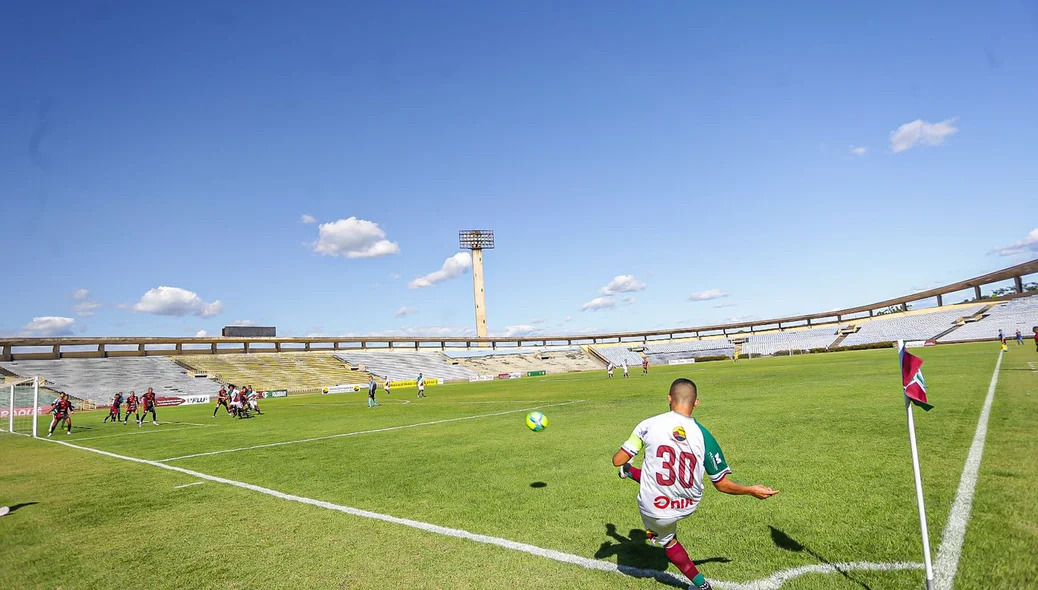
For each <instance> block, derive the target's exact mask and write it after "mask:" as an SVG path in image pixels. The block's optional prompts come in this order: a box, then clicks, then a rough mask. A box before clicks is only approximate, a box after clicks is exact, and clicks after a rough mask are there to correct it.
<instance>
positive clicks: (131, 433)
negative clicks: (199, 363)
mask: <svg viewBox="0 0 1038 590" xmlns="http://www.w3.org/2000/svg"><path fill="white" fill-rule="evenodd" d="M127 426H129V425H128V424H127ZM215 426H217V424H199V425H198V426H185V427H183V428H163V429H162V430H137V429H135V430H134V431H133V432H120V433H119V434H102V435H100V436H84V437H83V438H76V439H73V440H75V441H76V442H79V441H83V440H97V439H99V438H115V437H117V436H137V435H140V434H160V433H163V432H176V431H178V430H195V429H198V428H213V427H215Z"/></svg>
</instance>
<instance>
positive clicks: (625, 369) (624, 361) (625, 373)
mask: <svg viewBox="0 0 1038 590" xmlns="http://www.w3.org/2000/svg"><path fill="white" fill-rule="evenodd" d="M620 366H621V367H622V368H623V370H624V379H630V378H631V376H630V375H628V374H627V359H624V360H623V361H622V364H621V365H620Z"/></svg>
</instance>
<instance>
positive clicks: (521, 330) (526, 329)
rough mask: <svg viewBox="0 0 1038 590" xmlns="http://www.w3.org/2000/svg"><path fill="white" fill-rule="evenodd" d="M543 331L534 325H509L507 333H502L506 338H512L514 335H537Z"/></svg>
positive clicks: (506, 329)
mask: <svg viewBox="0 0 1038 590" xmlns="http://www.w3.org/2000/svg"><path fill="white" fill-rule="evenodd" d="M541 333H542V331H541V330H539V329H538V328H535V327H534V326H527V325H520V326H508V327H506V328H505V333H504V334H502V336H504V337H505V338H511V337H513V336H537V335H539V334H541Z"/></svg>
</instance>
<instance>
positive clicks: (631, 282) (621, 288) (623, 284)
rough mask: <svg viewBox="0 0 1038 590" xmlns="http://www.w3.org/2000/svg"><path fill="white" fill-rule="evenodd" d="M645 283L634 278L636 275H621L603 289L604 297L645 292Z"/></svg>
mask: <svg viewBox="0 0 1038 590" xmlns="http://www.w3.org/2000/svg"><path fill="white" fill-rule="evenodd" d="M644 290H645V283H643V282H641V281H639V280H638V279H636V278H634V275H619V276H617V277H615V278H614V279H613V280H612V281H610V282H609V284H608V285H606V286H605V287H602V291H601V292H602V294H603V295H619V294H620V293H633V292H635V291H644Z"/></svg>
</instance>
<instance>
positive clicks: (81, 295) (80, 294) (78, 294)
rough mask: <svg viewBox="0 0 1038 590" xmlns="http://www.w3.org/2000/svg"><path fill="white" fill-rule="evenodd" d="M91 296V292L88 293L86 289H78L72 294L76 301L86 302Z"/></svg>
mask: <svg viewBox="0 0 1038 590" xmlns="http://www.w3.org/2000/svg"><path fill="white" fill-rule="evenodd" d="M89 296H90V291H87V290H86V289H76V290H75V291H73V292H72V298H73V299H75V300H76V301H84V300H85V299H86V298H87V297H89Z"/></svg>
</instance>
